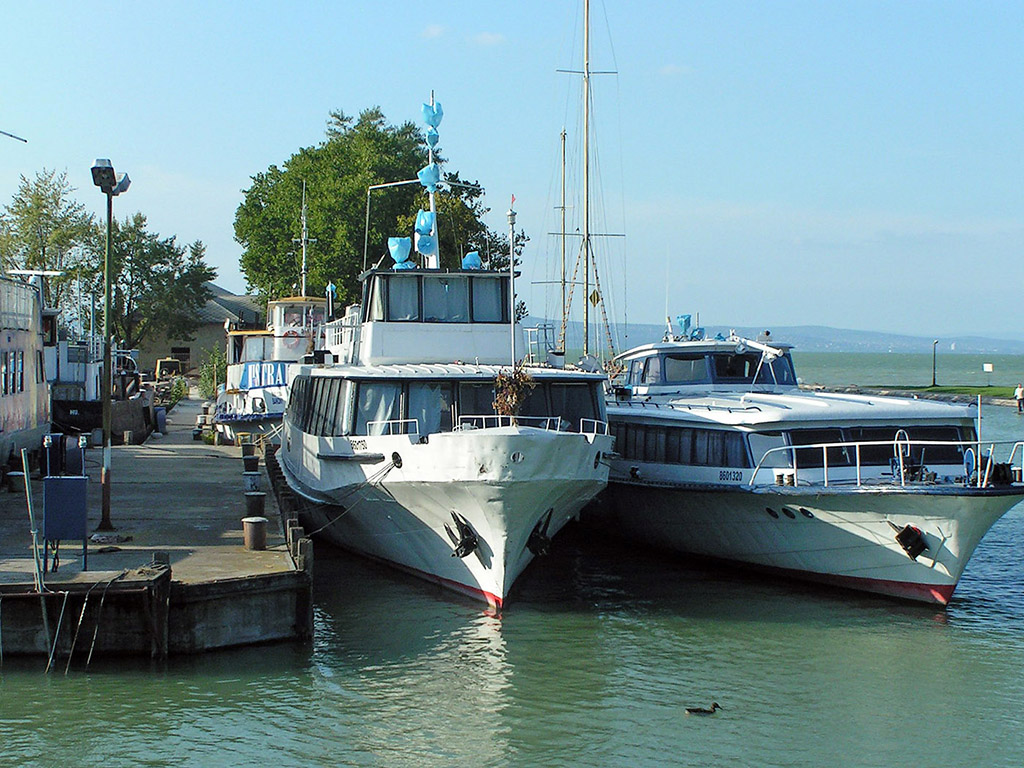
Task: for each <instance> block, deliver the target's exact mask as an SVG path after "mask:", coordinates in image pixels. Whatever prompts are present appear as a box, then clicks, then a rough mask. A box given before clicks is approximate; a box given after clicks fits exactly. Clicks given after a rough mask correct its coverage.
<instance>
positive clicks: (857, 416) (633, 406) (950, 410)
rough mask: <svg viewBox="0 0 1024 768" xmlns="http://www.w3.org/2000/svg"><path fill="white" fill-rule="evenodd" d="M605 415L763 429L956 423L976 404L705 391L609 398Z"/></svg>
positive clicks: (967, 417) (828, 394) (792, 392)
mask: <svg viewBox="0 0 1024 768" xmlns="http://www.w3.org/2000/svg"><path fill="white" fill-rule="evenodd" d="M608 412H609V415H613V414H617V415H620V416H627V415H628V416H630V417H641V418H645V419H646V418H650V419H654V420H658V421H663V420H665V419H672V420H681V421H699V422H705V423H707V422H712V423H717V424H720V425H723V426H731V427H743V426H748V427H751V428H755V429H763V428H765V427H769V426H779V427H781V426H787V427H788V426H797V425H804V426H809V427H818V428H823V427H829V426H834V427H839V426H846V425H850V424H865V425H866V424H871V423H879V424H881V423H885V424H891V423H894V422H899V423H900V424H901V425H909V424H913V423H915V422H921V423H936V422H941V423H943V424H954V423H958V422H962V421H964V420H971V419H974V418H976V417H977V409H976V408H975V407H974V404H973V403H971V404H961V403H947V402H941V401H936V400H923V399H915V398H909V397H885V396H876V395H855V394H847V393H840V392H808V391H805V390H787V391H785V392H749V391H748V392H735V391H725V390H723V391H707V392H700V393H697V392H695V393H693V394H690V395H682V396H678V397H665V396H662V397H656V398H650V399H646V400H645V399H641V398H633V400H631V401H625V402H616V401H612V400H609V401H608Z"/></svg>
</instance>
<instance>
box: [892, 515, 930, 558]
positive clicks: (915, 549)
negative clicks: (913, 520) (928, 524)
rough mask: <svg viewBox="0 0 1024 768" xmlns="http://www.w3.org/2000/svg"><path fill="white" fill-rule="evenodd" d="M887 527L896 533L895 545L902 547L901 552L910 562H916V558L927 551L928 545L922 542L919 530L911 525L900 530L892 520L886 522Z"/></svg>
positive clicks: (922, 536) (921, 534) (922, 538)
mask: <svg viewBox="0 0 1024 768" xmlns="http://www.w3.org/2000/svg"><path fill="white" fill-rule="evenodd" d="M888 523H889V527H890V528H892V529H893V530H894V531H896V543H898V544H899V545H900V546H901V547H903V551H904V552H906V553H907V556H908V557H909V558H910V559H911V560H917V556H918V555H920V554H921V553H922V552H925V551H927V549H928V544H927V543H926V542H925V540H924V534H923V533H921V529H920V528H917V527H916V526H913V525H909V524H908V525H905V526H903V527H902V528H900V527H899V526H898V525H896V524H895V523H894V522H893V521H892V520H889V521H888Z"/></svg>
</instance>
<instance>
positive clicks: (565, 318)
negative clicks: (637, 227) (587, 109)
mask: <svg viewBox="0 0 1024 768" xmlns="http://www.w3.org/2000/svg"><path fill="white" fill-rule="evenodd" d="M560 208H561V210H562V226H561V229H560V230H559V231H560V232H561V233H562V330H561V333H559V335H558V348H559V349H560V350H561V351H562V353H563V354H565V329H566V326H567V325H568V324H569V308H568V306H566V303H565V301H566V296H565V128H562V205H561V206H560Z"/></svg>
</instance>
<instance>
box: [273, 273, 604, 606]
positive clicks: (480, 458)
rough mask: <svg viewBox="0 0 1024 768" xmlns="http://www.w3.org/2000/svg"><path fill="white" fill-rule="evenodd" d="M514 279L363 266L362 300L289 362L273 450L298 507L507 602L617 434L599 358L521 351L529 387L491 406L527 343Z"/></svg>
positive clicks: (431, 575)
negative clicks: (577, 365)
mask: <svg viewBox="0 0 1024 768" xmlns="http://www.w3.org/2000/svg"><path fill="white" fill-rule="evenodd" d="M509 283H510V277H509V274H508V273H507V272H505V273H497V272H489V271H483V270H466V269H464V270H458V271H442V270H438V269H407V270H397V269H396V270H395V271H391V270H370V271H369V272H367V273H366V274H365V275H364V290H363V303H362V304H361V305H360V306H356V307H351V308H350V309H349V311H348V313H347V314H346V316H345V318H343V319H342V320H339V321H336V322H334V323H330V324H328V326H327V333H328V349H329V353H327V354H323V353H318V354H317V356H316V357H317V358H321V359H323V360H324V362H322V363H321V362H310V363H307V364H303V365H299V366H294V367H293V369H292V371H293V373H292V380H291V388H290V394H289V402H288V408H287V411H286V413H285V417H284V433H283V444H282V446H281V448H280V450H279V452H278V457H279V462H280V465H281V469H282V471H283V473H284V475H285V477H286V479H287V480H288V483H289V485H290V486H291V487H292V488H293V489H294V490H295V491H296V492H297V493H298V494H300V495H301V496H303V497H305V498H306V499H308V500H310V501H312V502H316V503H313V504H306V505H304V510H303V512H302V513H301V514H300V519H302V521H303V524H304V525H305V526H306V529H307V530H309V531H314V532H316V533H317V534H318V535H319V536H321V537H324V538H327V539H329V540H330V541H332V542H334V543H336V544H339V545H341V546H343V547H346V548H348V549H352V550H355V551H357V552H360V553H363V554H365V555H369V556H371V557H373V558H377V559H380V560H383V561H386V562H388V563H391V564H393V565H396V566H398V567H400V568H402V569H405V570H407V571H410V572H412V573H414V574H417V575H419V576H422V577H424V578H427V579H429V580H432V581H435V582H437V583H439V584H441V585H443V586H445V587H449V588H452V589H455V590H458V591H460V592H463V593H466V594H469V595H472V596H475V597H478V598H482V599H484V600H486V601H487V602H488V603H490V604H491V605H493V606H495V607H498V608H500V607H501V606H502V604H503V603H504V602H505V599H506V597H507V596H508V593H509V590H510V588H511V587H512V585H513V583H514V582H515V580H516V577H517V576H518V575H519V574H520V573H521V572H522V570H523V569H524V568H525V567H526V565H527V564H528V563H529V562H530V561H531V559H532V558H533V557H534V556H535V555H538V554H542V553H543V552H545V551H546V550H547V548H548V546H549V544H550V539H551V537H552V536H554V535H555V534H556V533H557V532H558V531H559V530H560V529H561V528H562V527H563V526H564V525H565V523H566V522H567V521H568V520H569V519H570V518H571V517H573V516H574V515H576V514H577V513H578V512H579V511H580V509H581V508H582V507H583V506H584V505H585V504H586V503H587V502H588V501H590V500H591V499H592V498H593V497H594V496H595V495H596V494H597V493H598V492H599V491H601V490H602V489H603V488H604V487H605V484H606V482H607V478H608V466H607V461H606V460H605V459H604V457H605V456H606V455H607V454H609V453H610V451H611V449H612V440H611V437H610V436H609V435H608V434H607V424H606V422H605V405H604V398H603V393H602V387H603V381H604V377H602V376H599V375H597V374H594V373H587V372H584V371H575V370H564V369H559V368H555V367H545V366H525V367H521V368H520V370H521V371H526V372H528V375H529V378H530V379H531V380H532V384H533V388H532V389H529V383H528V382H527V383H526V389H525V390H523V394H525V395H526V396H525V399H524V400H523V402H522V406H521V408H520V409H519V411H518V415H509V414H507V413H506V414H504V415H502V414H500V413H498V412H497V411H496V408H495V400H496V399H498V398H500V396H501V395H502V394H503V389H504V388H505V384H503V383H502V382H506V381H508V379H506V378H505V377H506V375H509V374H510V373H511V372H512V371H513V369H512V367H511V363H512V356H513V354H514V355H515V356H516V357H517V358H522V356H523V352H524V346H523V341H522V334H521V331H520V329H519V325H518V324H513V322H512V318H511V317H510V307H509V304H510V302H509V295H510V286H509ZM513 350H514V352H513ZM314 359H316V358H314ZM499 377H500V379H501V380H500V381H499ZM519 379H520V380H521V376H520V377H519ZM496 389H497V392H496ZM507 393H508V390H505V394H507Z"/></svg>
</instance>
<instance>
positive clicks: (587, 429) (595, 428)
mask: <svg viewBox="0 0 1024 768" xmlns="http://www.w3.org/2000/svg"><path fill="white" fill-rule="evenodd" d="M580 434H584V435H607V434H608V422H607V421H601V420H600V419H580Z"/></svg>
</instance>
